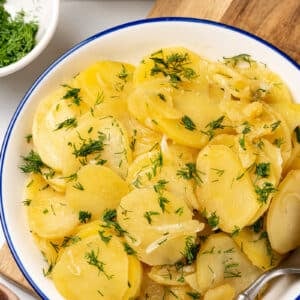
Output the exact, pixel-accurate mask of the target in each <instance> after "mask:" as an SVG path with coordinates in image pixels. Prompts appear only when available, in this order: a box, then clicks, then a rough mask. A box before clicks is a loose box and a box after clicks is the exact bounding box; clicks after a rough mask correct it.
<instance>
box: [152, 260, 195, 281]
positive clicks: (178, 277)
mask: <svg viewBox="0 0 300 300" xmlns="http://www.w3.org/2000/svg"><path fill="white" fill-rule="evenodd" d="M194 272H195V265H186V266H180V267H179V266H176V265H174V266H172V265H163V266H154V267H152V268H151V270H150V272H149V273H148V276H149V277H150V278H151V279H152V280H153V281H155V282H157V283H159V284H163V285H170V286H179V285H186V282H185V277H186V276H188V275H190V274H192V273H194Z"/></svg>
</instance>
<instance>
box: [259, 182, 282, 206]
mask: <svg viewBox="0 0 300 300" xmlns="http://www.w3.org/2000/svg"><path fill="white" fill-rule="evenodd" d="M276 191H277V189H276V188H275V187H274V185H273V184H272V183H271V182H264V183H263V185H262V186H261V187H260V186H258V185H256V186H255V193H256V194H257V200H258V202H260V203H262V204H266V203H267V201H268V198H269V195H270V194H272V193H274V192H276Z"/></svg>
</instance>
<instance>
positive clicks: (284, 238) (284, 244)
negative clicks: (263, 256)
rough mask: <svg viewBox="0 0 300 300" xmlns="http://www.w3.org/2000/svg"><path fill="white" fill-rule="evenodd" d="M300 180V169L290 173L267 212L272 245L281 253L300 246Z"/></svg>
mask: <svg viewBox="0 0 300 300" xmlns="http://www.w3.org/2000/svg"><path fill="white" fill-rule="evenodd" d="M299 180H300V170H292V171H290V172H289V173H288V175H287V176H286V177H285V178H284V179H283V181H282V182H281V183H280V185H279V188H278V192H277V193H276V194H275V195H274V197H273V199H272V202H271V205H270V208H269V210H268V213H267V232H268V235H269V239H270V243H271V246H272V248H273V249H274V250H275V251H277V252H278V253H281V254H284V253H287V252H288V251H290V250H293V249H295V248H296V247H298V246H300V223H299V222H300V196H299V195H300V187H299ZM279 220H280V221H279Z"/></svg>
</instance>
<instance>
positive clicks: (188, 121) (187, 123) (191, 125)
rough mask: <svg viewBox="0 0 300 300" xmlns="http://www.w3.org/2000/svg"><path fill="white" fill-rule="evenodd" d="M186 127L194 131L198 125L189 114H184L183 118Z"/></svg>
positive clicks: (182, 121)
mask: <svg viewBox="0 0 300 300" xmlns="http://www.w3.org/2000/svg"><path fill="white" fill-rule="evenodd" d="M180 124H182V125H183V126H184V128H186V129H187V130H190V131H193V130H195V129H196V125H195V123H194V122H193V121H192V119H191V118H190V117H188V116H183V117H182V118H181V123H180Z"/></svg>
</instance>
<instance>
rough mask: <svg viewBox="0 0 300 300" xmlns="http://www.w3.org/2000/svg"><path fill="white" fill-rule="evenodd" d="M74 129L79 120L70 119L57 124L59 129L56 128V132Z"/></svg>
mask: <svg viewBox="0 0 300 300" xmlns="http://www.w3.org/2000/svg"><path fill="white" fill-rule="evenodd" d="M72 127H77V120H76V119H75V118H68V119H66V120H64V121H63V122H61V123H59V124H57V127H56V128H55V130H59V129H62V128H65V129H70V128H72Z"/></svg>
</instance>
